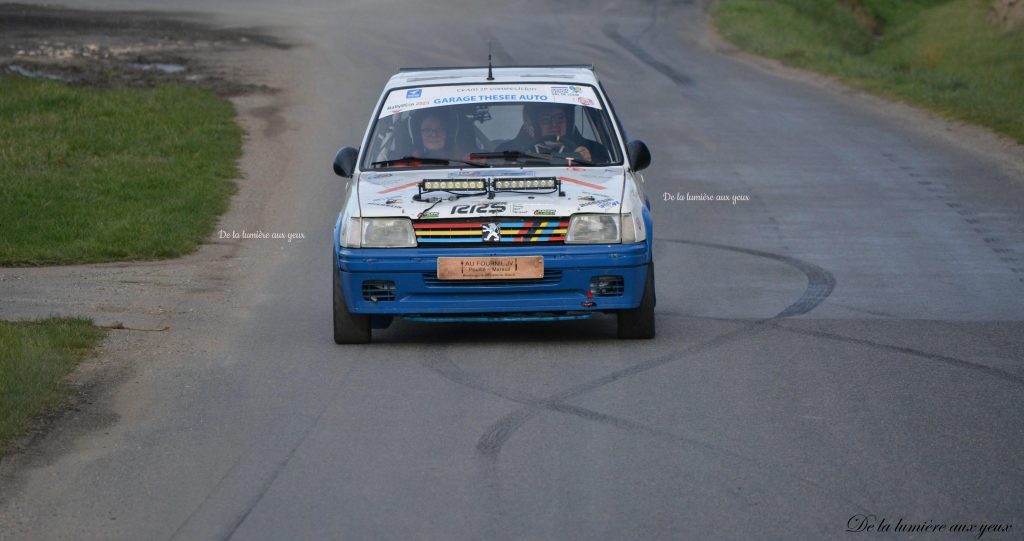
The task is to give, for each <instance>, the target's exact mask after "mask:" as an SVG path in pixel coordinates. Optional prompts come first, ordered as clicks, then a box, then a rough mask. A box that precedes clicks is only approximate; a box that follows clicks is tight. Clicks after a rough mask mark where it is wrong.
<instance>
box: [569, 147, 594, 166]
mask: <svg viewBox="0 0 1024 541" xmlns="http://www.w3.org/2000/svg"><path fill="white" fill-rule="evenodd" d="M573 152H575V153H576V154H579V155H580V157H581V158H583V159H584V160H586V161H588V162H592V161H594V159H593V158H592V157H591V156H590V149H588V148H587V147H585V146H583V145H580V146H578V147H576V150H574V151H573Z"/></svg>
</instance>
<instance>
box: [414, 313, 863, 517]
mask: <svg viewBox="0 0 1024 541" xmlns="http://www.w3.org/2000/svg"><path fill="white" fill-rule="evenodd" d="M765 329H766V327H765V326H763V322H762V321H756V322H751V323H749V324H748V325H745V326H744V327H743V328H740V329H737V330H734V331H730V332H727V333H723V334H721V335H719V336H717V337H715V338H713V339H711V340H709V341H707V342H703V343H701V344H698V345H696V346H694V347H691V348H689V349H690V350H691V351H689V352H683V353H682V354H683V355H684V354H686V353H694V352H695V351H693V350H699V349H710V348H713V347H715V346H717V345H721V344H722V343H725V342H727V341H729V340H732V339H733V338H735V337H736V336H737V335H740V334H744V333H747V332H749V331H751V330H755V331H756V332H761V331H762V330H765ZM756 332H755V333H754V334H756ZM679 358H681V354H679V353H676V354H671V355H665V356H663V357H659V358H657V359H652V360H651V361H647V362H645V363H641V364H642V365H644V366H645V367H648V368H646V369H650V368H653V366H655V365H662V364H666V363H669V362H672V361H674V360H677V359H679ZM655 363H656V364H655ZM423 365H424V366H425V367H427V368H429V369H430V370H433V371H435V372H437V373H438V374H440V375H442V376H443V377H444V378H446V379H448V380H450V381H452V382H454V383H457V384H459V385H463V386H466V387H468V388H471V389H474V390H477V391H481V392H484V393H487V394H490V395H493V396H497V397H499V398H504V399H506V400H510V401H512V402H516V403H518V404H523V405H524V406H526V407H523V408H520V409H518V410H515V411H513V412H511V413H510V414H508V415H506V416H505V417H503V418H502V420H501V421H499V423H496V424H495V425H492V427H491V429H490V430H488V431H487V432H486V433H485V434H484V435H483V436H482V437H481V438H480V441H479V442H478V443H477V450H478V451H480V452H481V454H482V455H483V456H484V457H485V458H487V459H488V460H486V461H485V462H486V467H487V469H486V475H487V478H488V484H489V485H491V486H492V487H493V488H494V489H495V490H496V491H498V492H500V486H501V484H500V479H499V477H498V471H497V463H498V462H497V459H498V454H499V452H500V450H501V446H502V444H504V442H505V441H506V440H507V439H508V438H509V437H511V435H512V433H514V432H515V430H517V429H518V428H519V427H520V426H521V425H523V424H525V423H526V422H527V421H529V420H530V419H533V418H534V417H536V416H537V415H538V414H539V413H541V412H543V411H545V410H547V411H552V412H556V413H562V414H565V415H572V416H575V417H578V418H580V419H584V420H587V421H592V422H597V423H601V424H604V425H606V426H611V427H614V428H617V429H620V430H625V431H627V432H631V433H634V434H636V435H640V436H646V437H649V438H651V439H654V440H657V441H661V442H664V443H668V444H671V445H679V446H683V447H688V448H696V449H700V450H703V451H705V452H707V453H708V454H709V455H710V456H712V457H715V458H721V457H723V456H725V457H728V458H729V459H732V460H736V461H738V462H740V463H744V464H748V465H754V466H757V467H758V468H759V469H760V471H762V473H763V474H764V475H765V476H769V475H778V476H781V477H785V478H788V479H792V480H794V481H796V482H798V483H800V484H802V485H804V486H807V487H810V488H813V489H816V490H819V491H821V492H822V493H826V494H831V495H833V496H835V497H837V498H838V499H839V500H841V501H842V502H844V503H846V504H848V505H850V506H851V507H853V508H856V509H859V510H861V511H864V512H867V510H868V507H867V506H866V505H864V504H862V503H860V502H858V501H855V500H852V499H850V498H848V497H846V496H844V495H842V494H839V493H835V492H834V490H832V489H831V488H829V487H827V486H825V485H824V484H822V483H820V482H818V481H815V480H814V479H810V478H808V477H805V476H802V475H798V474H796V473H794V472H790V471H786V470H785V469H783V468H782V467H780V466H779V465H777V464H773V463H770V462H766V461H764V460H760V459H758V458H756V457H752V456H748V455H745V454H743V453H740V452H737V451H734V450H732V449H729V448H727V447H722V446H720V445H716V444H715V443H712V442H710V441H707V440H704V439H698V438H693V437H689V436H684V435H679V434H675V433H673V432H670V431H666V430H661V429H657V428H653V427H650V426H647V425H645V424H643V423H640V422H637V421H634V420H631V419H627V418H624V417H619V416H615V415H609V414H606V413H601V412H598V411H594V410H592V409H588V408H584V407H580V406H574V405H571V404H566V403H565V402H564V401H565V400H568V399H570V398H572V397H574V396H578V395H580V394H584V393H585V392H587V391H586V390H585V389H586V388H588V387H591V386H593V387H594V388H596V387H600V386H603V385H606V384H607V383H610V382H611V381H616V380H618V379H621V378H623V377H627V376H628V375H629V374H631V373H632V372H631V371H630V369H634V368H639V365H637V366H634V367H630V368H627V369H624V370H621V371H617V372H614V373H612V374H609V376H606V377H605V378H600V379H599V380H595V381H594V382H591V383H590V384H585V385H583V386H580V387H576V388H573V389H570V390H568V391H566V392H563V393H560V394H559V395H556V397H557V398H556V397H549V398H537V397H533V396H530V395H528V394H526V393H522V392H519V391H516V390H513V389H509V388H507V387H503V386H495V385H491V384H489V383H486V382H483V381H481V380H479V379H478V378H475V377H473V376H472V375H470V374H469V373H467V372H465V371H464V370H462V369H461V368H459V367H458V365H456V364H455V362H454V361H452V360H451V359H450V358H447V357H443V356H442V357H438V358H434V359H431V360H429V361H425V362H424V363H423ZM598 381H601V382H602V383H600V384H598V383H597V382H598ZM726 492H727V493H728V494H729V495H730V496H731V497H733V498H738V496H737V495H736V494H735V493H733V491H726ZM495 501H497V502H500V501H501V497H500V494H499V495H496V496H495Z"/></svg>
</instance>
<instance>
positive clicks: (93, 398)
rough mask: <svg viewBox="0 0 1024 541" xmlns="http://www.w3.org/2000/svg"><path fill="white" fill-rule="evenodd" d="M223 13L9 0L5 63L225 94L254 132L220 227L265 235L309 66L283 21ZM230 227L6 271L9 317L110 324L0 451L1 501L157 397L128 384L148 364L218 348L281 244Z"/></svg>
mask: <svg viewBox="0 0 1024 541" xmlns="http://www.w3.org/2000/svg"><path fill="white" fill-rule="evenodd" d="M220 23H221V22H220V21H217V20H212V21H211V18H210V17H209V16H200V15H196V14H189V13H161V12H150V11H147V12H142V11H132V12H118V11H110V12H100V11H86V10H72V9H59V8H50V7H37V6H27V5H20V4H0V73H18V74H21V75H25V74H28V75H30V76H35V77H44V78H51V79H59V80H64V81H66V82H68V83H69V84H71V85H86V86H109V87H116V86H142V87H145V86H153V85H157V84H165V83H177V84H186V85H195V86H202V87H206V88H213V89H214V90H215V91H216V92H217V93H218V94H220V95H222V96H225V97H228V98H229V99H230V100H231V101H232V103H233V104H234V105H235V108H236V110H237V113H238V117H237V120H238V122H239V123H240V124H241V126H242V127H243V129H244V130H245V133H246V138H245V143H244V154H243V157H242V160H241V163H240V164H239V165H240V169H241V171H242V177H241V178H240V179H237V184H238V192H237V194H236V195H235V196H234V197H233V198H232V203H231V208H230V210H229V211H228V212H227V213H226V214H225V215H223V216H222V217H221V220H220V225H219V226H218V228H217V229H222V230H228V231H231V230H238V231H242V230H250V231H255V230H259V229H261V228H264V227H263V226H262V225H261V224H262V219H263V216H264V210H265V208H266V205H267V201H268V200H269V195H270V194H272V193H274V192H275V191H276V190H278V189H279V188H280V184H281V181H282V179H283V178H285V177H286V175H285V174H284V168H285V167H286V164H287V163H288V153H289V148H290V147H291V146H292V145H291V144H290V143H289V142H288V138H289V136H290V133H291V130H290V129H289V126H288V123H287V122H286V121H285V120H284V117H283V116H282V113H281V111H282V109H283V108H284V107H286V106H287V105H288V104H289V103H291V102H293V101H294V100H295V99H296V95H297V94H298V93H300V92H301V90H300V86H299V85H296V84H294V82H293V81H295V80H296V72H297V71H298V70H301V69H303V64H302V62H301V61H297V60H296V55H295V49H294V48H293V46H292V44H290V43H289V41H287V40H286V39H283V38H282V37H280V31H279V30H271V29H261V28H225V27H221V26H218V24H220ZM264 229H265V228H264ZM219 237H220V235H218V234H217V233H214V235H212V236H211V237H210V238H209V239H208V241H207V242H206V243H205V244H204V245H203V246H202V247H201V248H200V249H199V250H198V251H197V252H195V253H193V254H190V255H188V256H185V257H182V258H179V259H174V260H167V261H154V262H137V263H133V262H128V263H110V264H95V265H73V266H59V267H34V268H2V267H0V318H2V319H5V320H22V319H32V318H42V317H49V316H80V317H87V318H91V319H92V320H93V321H94V322H95V323H96V324H97V325H100V326H105V327H111V328H113V330H111V331H110V333H108V338H107V339H106V341H105V342H104V344H103V346H102V348H101V351H100V354H99V355H98V356H97V357H96V358H95V359H93V360H90V361H87V362H85V363H84V364H83V365H82V366H81V367H80V368H79V370H78V371H77V372H76V373H75V374H74V375H73V376H72V380H73V384H74V386H75V389H76V394H75V396H74V397H72V399H71V400H70V401H69V403H68V404H67V407H66V408H64V409H62V410H61V411H59V412H56V413H54V414H52V415H50V416H49V417H47V418H44V419H40V420H39V422H38V423H37V425H36V427H35V429H34V430H33V432H32V433H31V434H30V435H29V436H27V437H26V438H23V439H22V440H21V441H19V442H16V443H15V445H14V446H13V448H12V450H11V452H9V453H8V455H7V456H5V457H4V458H3V459H2V461H0V500H3V499H5V498H6V497H9V496H10V495H11V494H13V493H14V492H15V491H16V490H17V487H18V485H19V483H18V480H19V479H20V478H21V476H22V475H23V474H24V473H25V471H26V467H31V466H40V465H45V464H47V463H52V462H53V461H54V460H56V458H58V457H60V456H62V455H64V454H65V453H67V452H69V451H70V450H72V449H78V450H82V449H83V447H88V442H83V441H81V440H80V439H79V438H80V436H83V435H86V434H90V433H94V434H109V431H107V429H109V428H110V427H111V426H113V424H114V423H115V422H116V421H117V420H118V419H120V418H121V417H123V416H125V415H130V414H131V412H132V411H137V410H138V409H139V407H140V405H141V404H142V403H144V402H145V400H146V397H145V396H143V395H141V394H139V393H138V392H133V390H132V389H131V388H126V387H125V386H124V384H125V382H130V381H131V379H132V375H133V374H137V373H139V372H140V371H145V370H147V366H148V364H147V363H149V362H153V360H154V359H158V358H164V356H165V355H168V354H173V353H176V352H179V353H180V352H184V351H194V350H196V349H199V350H204V349H207V350H208V349H209V348H213V347H216V345H217V344H216V338H215V336H216V333H215V330H216V329H217V328H218V327H219V326H221V325H224V324H225V322H226V321H228V320H230V319H231V318H232V317H233V315H232V314H237V313H239V312H241V311H244V308H245V305H246V304H247V302H249V301H248V300H247V299H252V292H251V291H248V289H247V284H249V283H251V279H252V278H253V276H252V275H253V273H254V272H256V271H255V270H254V265H253V264H252V262H253V261H256V260H259V259H260V258H261V257H264V255H265V252H266V251H267V250H273V248H274V247H273V246H271V245H270V244H269V241H268V243H264V244H263V245H260V243H256V242H248V243H243V242H241V241H240V240H236V239H230V238H228V239H223V238H219ZM297 242H298V241H297ZM115 388H116V389H118V391H119V392H117V393H114V392H112V390H113V389H115ZM115 402H116V405H115ZM114 411H117V412H118V413H114ZM99 430H104V432H97V431H99Z"/></svg>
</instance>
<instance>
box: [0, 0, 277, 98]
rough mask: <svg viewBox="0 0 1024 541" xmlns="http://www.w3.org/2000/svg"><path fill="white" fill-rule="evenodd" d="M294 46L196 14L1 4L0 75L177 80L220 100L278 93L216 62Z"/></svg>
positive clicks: (120, 81)
mask: <svg viewBox="0 0 1024 541" xmlns="http://www.w3.org/2000/svg"><path fill="white" fill-rule="evenodd" d="M253 47H259V48H271V49H287V48H289V47H290V45H289V44H287V43H285V42H283V41H281V40H279V39H277V38H275V37H273V36H271V35H270V34H269V33H267V32H265V31H264V30H262V29H258V28H235V29H223V28H215V27H212V26H210V25H208V24H206V23H204V22H202V21H201V20H200V17H199V16H198V15H195V14H188V13H185V14H175V16H174V18H170V17H169V16H168V14H166V13H157V12H148V11H114V12H98V11H86V10H76V9H62V8H55V7H44V6H30V5H24V4H0V73H5V74H18V75H22V76H26V77H33V78H39V79H53V80H59V81H64V82H67V83H69V84H72V85H85V86H100V87H124V86H128V87H148V86H155V85H159V84H167V83H178V84H184V85H190V86H202V87H207V88H212V89H213V90H215V91H216V92H217V93H218V94H220V95H222V96H238V95H242V94H247V93H252V92H270V91H272V90H273V89H271V88H269V87H267V86H266V85H262V84H259V83H255V82H252V81H247V80H246V79H245V77H244V76H243V74H241V73H238V72H233V71H232V69H231V67H230V66H227V65H224V64H223V63H222V62H218V61H217V60H216V58H217V57H218V56H220V55H223V54H224V53H227V52H231V51H237V50H239V49H249V48H253Z"/></svg>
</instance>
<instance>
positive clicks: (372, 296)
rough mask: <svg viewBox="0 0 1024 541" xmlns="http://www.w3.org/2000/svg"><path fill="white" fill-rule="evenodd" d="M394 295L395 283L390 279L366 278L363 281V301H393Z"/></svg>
mask: <svg viewBox="0 0 1024 541" xmlns="http://www.w3.org/2000/svg"><path fill="white" fill-rule="evenodd" d="M395 296H396V293H395V283H394V282H392V281H391V280H366V281H365V282H363V300H365V301H370V302H383V301H393V300H395Z"/></svg>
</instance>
